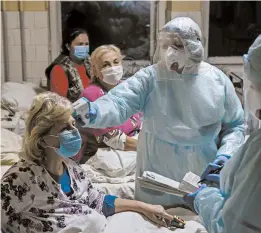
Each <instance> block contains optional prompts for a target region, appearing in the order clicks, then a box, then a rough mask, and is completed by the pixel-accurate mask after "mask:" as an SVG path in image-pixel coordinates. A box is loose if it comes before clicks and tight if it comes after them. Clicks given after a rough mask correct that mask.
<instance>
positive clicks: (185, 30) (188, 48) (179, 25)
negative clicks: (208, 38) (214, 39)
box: [154, 17, 204, 73]
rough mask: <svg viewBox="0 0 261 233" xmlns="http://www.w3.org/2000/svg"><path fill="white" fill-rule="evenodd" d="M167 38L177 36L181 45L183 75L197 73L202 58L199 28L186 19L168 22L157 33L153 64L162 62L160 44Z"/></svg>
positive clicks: (202, 50)
mask: <svg viewBox="0 0 261 233" xmlns="http://www.w3.org/2000/svg"><path fill="white" fill-rule="evenodd" d="M169 36H177V37H178V38H179V39H180V40H181V41H182V43H183V46H184V50H185V58H186V60H185V68H184V71H183V73H197V69H196V68H197V66H198V65H199V64H200V62H201V61H202V60H203V58H204V48H203V45H202V42H201V37H202V36H201V30H200V28H199V26H198V25H197V24H196V23H195V22H194V21H193V20H192V19H190V18H188V17H178V18H175V19H173V20H171V21H169V22H168V23H167V24H166V25H165V26H164V27H163V29H162V30H161V32H159V35H158V41H157V43H158V44H157V48H156V53H155V57H154V63H157V62H158V61H160V60H162V58H161V57H160V55H159V54H160V52H159V51H160V50H161V48H160V46H161V45H160V44H161V41H163V40H164V39H165V38H167V37H169Z"/></svg>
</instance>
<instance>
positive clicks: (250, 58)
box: [243, 35, 261, 135]
mask: <svg viewBox="0 0 261 233" xmlns="http://www.w3.org/2000/svg"><path fill="white" fill-rule="evenodd" d="M243 61H244V110H245V121H246V124H245V125H246V135H250V134H251V133H252V132H253V131H255V130H256V129H260V128H261V65H260V64H261V35H260V36H259V37H257V39H256V40H255V41H254V43H253V44H252V45H251V47H250V48H249V50H248V54H247V55H244V56H243Z"/></svg>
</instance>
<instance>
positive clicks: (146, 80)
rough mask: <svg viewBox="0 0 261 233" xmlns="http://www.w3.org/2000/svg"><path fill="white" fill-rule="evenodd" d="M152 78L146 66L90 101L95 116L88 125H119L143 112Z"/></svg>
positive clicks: (102, 126)
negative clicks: (106, 92) (105, 93)
mask: <svg viewBox="0 0 261 233" xmlns="http://www.w3.org/2000/svg"><path fill="white" fill-rule="evenodd" d="M153 80H154V79H153V77H152V71H151V67H147V68H145V69H142V70H140V71H138V72H137V73H136V74H135V75H134V76H132V77H131V78H129V79H128V80H126V81H124V82H122V83H121V84H119V85H118V86H116V87H115V88H113V89H112V90H111V91H110V92H109V93H108V94H107V95H104V96H102V97H101V98H99V99H98V100H96V101H95V102H93V103H91V108H93V109H95V110H96V112H97V117H96V118H95V120H93V121H91V122H90V125H89V127H91V128H106V127H111V126H117V125H121V124H123V123H124V122H125V121H126V120H127V119H128V118H130V117H131V116H133V115H134V114H136V113H138V112H143V109H144V107H145V103H146V100H147V97H148V95H149V92H150V88H151V86H152V83H153Z"/></svg>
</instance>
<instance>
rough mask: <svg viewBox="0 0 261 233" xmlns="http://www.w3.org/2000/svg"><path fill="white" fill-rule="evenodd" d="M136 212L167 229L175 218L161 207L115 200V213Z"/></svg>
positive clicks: (133, 201) (132, 201) (119, 199)
mask: <svg viewBox="0 0 261 233" xmlns="http://www.w3.org/2000/svg"><path fill="white" fill-rule="evenodd" d="M124 211H134V212H137V213H140V214H143V215H144V216H146V217H147V218H149V219H150V220H151V221H152V222H154V223H156V224H158V225H160V226H165V227H167V225H168V223H169V222H170V221H172V219H173V216H171V215H169V214H168V213H167V212H166V211H165V209H164V208H163V207H162V206H160V205H151V204H146V203H145V202H141V201H135V200H126V199H121V198H117V199H116V200H115V213H120V212H124Z"/></svg>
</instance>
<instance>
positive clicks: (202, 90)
mask: <svg viewBox="0 0 261 233" xmlns="http://www.w3.org/2000/svg"><path fill="white" fill-rule="evenodd" d="M173 36H177V37H178V38H180V40H181V41H182V43H183V45H184V49H185V59H186V60H185V67H184V69H183V71H182V73H181V74H179V73H177V72H175V71H172V70H169V69H167V68H166V66H165V65H164V62H162V61H163V60H164V59H163V57H161V55H162V54H166V53H165V52H166V51H164V50H165V49H166V48H168V47H170V46H171V39H172V37H173ZM164 38H165V39H166V40H167V42H169V45H168V46H166V42H164V43H165V47H161V45H162V40H164ZM200 38H201V32H200V29H199V27H198V25H197V24H196V23H195V22H194V21H192V20H191V19H190V18H186V17H180V18H176V19H174V20H172V21H170V22H169V23H168V24H166V25H165V26H164V28H163V30H162V32H161V33H160V34H159V41H158V45H157V46H158V48H157V51H160V52H157V53H156V60H158V62H157V64H155V65H152V66H149V67H147V68H145V69H142V70H140V71H138V72H137V73H136V74H135V75H134V76H133V77H131V78H129V79H128V80H127V81H124V82H123V83H121V84H119V85H118V86H117V87H115V88H114V89H112V90H111V91H110V92H109V93H108V94H107V95H105V96H103V97H101V98H99V99H98V100H97V101H95V102H93V103H91V105H90V106H91V108H93V109H95V110H96V111H97V117H96V119H95V120H94V121H92V122H91V123H90V125H89V127H93V128H105V127H109V126H115V125H120V124H122V123H124V122H125V121H126V120H127V119H128V118H129V117H130V116H132V115H134V114H135V113H137V112H142V113H143V115H144V123H143V129H142V132H141V133H140V136H139V140H138V149H137V153H138V156H137V168H136V175H137V177H139V176H142V173H143V172H144V171H146V170H148V171H153V172H156V173H158V174H161V175H163V176H166V177H169V178H171V179H173V180H177V181H181V180H182V178H183V177H184V175H185V174H186V173H187V172H189V171H192V172H194V173H196V174H198V175H200V174H201V173H202V172H203V170H204V168H205V167H206V166H207V164H208V163H210V162H212V161H213V160H215V159H216V157H217V156H219V155H225V156H227V157H231V156H232V155H233V153H234V152H235V151H236V150H237V149H238V148H239V146H240V145H241V144H242V143H243V142H244V133H243V131H244V119H243V110H242V107H241V104H240V101H239V99H238V97H237V95H236V93H235V90H234V87H233V85H232V83H231V82H230V80H229V79H228V77H227V76H226V75H225V74H224V73H222V72H221V71H220V70H219V69H217V68H216V67H214V66H212V65H210V64H207V63H205V62H203V61H202V59H203V46H202V43H201V41H200ZM159 54H161V55H159ZM157 56H158V57H157ZM219 136H220V138H219ZM135 198H136V199H137V200H141V201H145V202H148V203H151V204H161V205H174V204H180V203H184V202H183V201H182V199H181V198H179V197H176V196H171V195H168V194H164V193H161V192H156V191H152V190H148V189H144V188H141V187H140V185H139V182H138V180H137V181H136V188H135Z"/></svg>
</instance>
